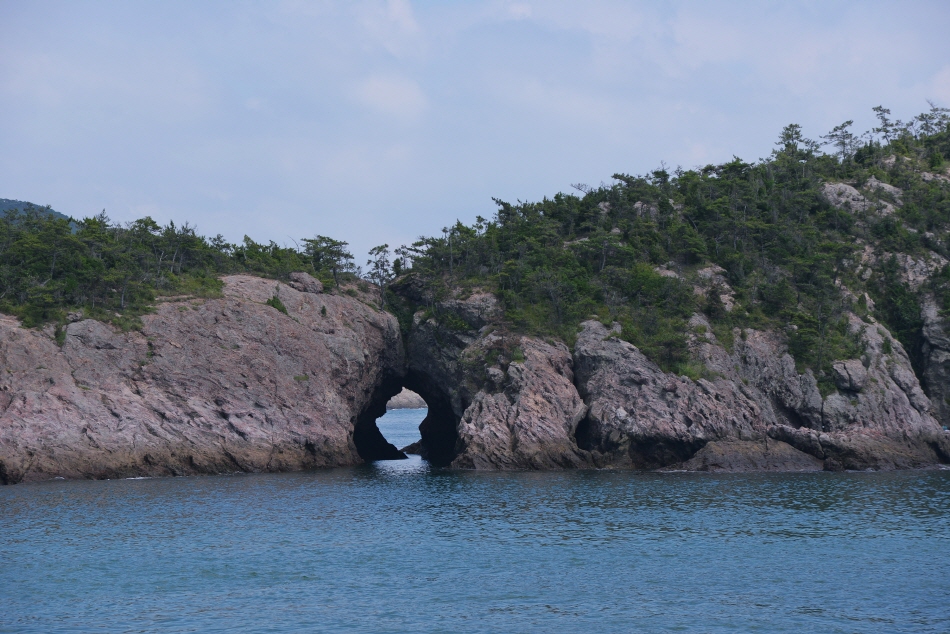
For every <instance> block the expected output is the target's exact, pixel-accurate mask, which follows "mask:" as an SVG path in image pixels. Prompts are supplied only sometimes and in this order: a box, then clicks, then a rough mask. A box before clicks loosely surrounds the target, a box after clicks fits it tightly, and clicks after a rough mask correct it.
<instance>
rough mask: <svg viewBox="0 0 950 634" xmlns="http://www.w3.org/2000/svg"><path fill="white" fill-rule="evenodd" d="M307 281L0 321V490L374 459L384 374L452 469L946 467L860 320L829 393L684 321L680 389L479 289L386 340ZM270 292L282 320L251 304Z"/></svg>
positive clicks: (925, 408) (767, 343) (606, 344)
mask: <svg viewBox="0 0 950 634" xmlns="http://www.w3.org/2000/svg"><path fill="white" fill-rule="evenodd" d="M312 282H315V280H307V279H306V278H303V277H300V276H298V277H297V278H296V279H295V281H294V282H293V286H290V285H286V284H283V283H277V282H274V281H273V280H264V279H260V278H255V277H249V276H231V277H228V278H225V290H224V297H222V298H220V299H209V300H192V301H180V302H168V303H165V304H162V305H160V306H159V307H158V309H157V310H156V312H155V314H153V315H149V316H146V317H144V318H143V328H142V330H141V332H130V333H121V332H117V331H116V330H114V329H112V328H111V327H109V326H107V325H105V324H102V323H99V322H96V321H92V320H80V321H76V322H75V323H72V324H70V325H68V326H67V327H66V332H65V335H66V336H65V342H64V343H63V345H62V346H61V347H60V346H58V345H57V343H56V341H55V339H54V337H53V335H52V332H40V331H35V330H27V329H23V328H21V327H19V325H18V323H17V322H16V321H15V320H13V319H9V318H8V319H2V320H0V331H2V336H0V477H2V480H3V482H5V483H11V482H19V481H30V480H39V479H47V478H51V477H92V478H103V477H128V476H138V475H177V474H189V473H222V472H235V471H281V470H297V469H306V468H315V467H327V466H338V465H350V464H356V463H359V462H361V461H363V460H373V459H378V458H395V457H399V456H401V455H402V454H401V452H399V451H398V450H397V449H396V448H395V447H393V446H392V445H390V444H389V443H387V442H386V441H385V439H384V438H383V437H382V435H381V434H380V433H379V431H378V429H377V428H376V425H375V420H376V418H377V417H379V416H381V415H382V414H383V413H384V412H385V407H386V402H387V401H388V400H389V398H390V397H392V396H393V395H395V394H397V393H399V391H400V390H401V389H403V388H404V387H405V388H408V389H411V390H413V391H415V392H417V393H418V394H420V395H421V396H422V397H423V398H425V400H426V402H427V404H428V407H429V411H428V416H427V418H426V420H425V421H424V422H423V424H422V426H421V432H422V441H421V442H420V443H419V444H418V445H416V446H414V447H412V448H408V450H409V451H416V452H419V453H422V454H423V455H424V456H425V457H427V458H428V459H429V460H430V461H432V462H433V463H434V464H437V465H442V466H449V467H453V468H463V469H560V468H587V467H596V468H603V467H613V468H635V469H689V470H712V471H716V470H724V471H750V470H751V471H762V470H765V471H769V470H772V471H800V470H817V469H831V470H835V469H867V468H874V469H891V468H914V467H922V466H927V465H933V464H936V463H941V462H944V463H946V462H950V435H948V434H947V433H946V432H943V431H942V430H941V429H940V426H939V425H938V424H937V422H936V420H935V419H934V416H933V411H934V405H933V403H932V402H931V400H930V399H928V398H927V396H926V395H925V394H924V393H923V391H922V390H921V387H920V384H919V383H918V381H917V378H916V376H915V375H914V373H913V372H912V370H911V367H910V362H909V360H908V357H907V355H906V354H905V352H904V350H903V348H902V347H901V346H900V344H899V343H898V342H897V341H896V340H894V339H893V338H892V337H891V336H890V334H889V333H888V332H887V331H886V329H884V328H883V327H882V326H881V325H880V324H878V323H876V322H874V321H873V320H870V319H868V321H863V320H861V319H860V318H858V317H857V316H853V315H852V316H851V318H850V319H851V327H852V331H853V332H854V333H855V334H857V335H859V336H860V337H861V339H862V341H863V349H864V353H863V355H862V356H861V357H860V358H858V359H850V360H844V361H840V362H837V363H836V364H835V365H834V372H835V377H834V378H835V382H836V385H837V390H836V391H835V392H833V393H832V394H830V395H827V396H825V397H823V396H822V394H821V393H820V392H819V390H818V385H817V382H816V381H815V379H814V377H813V376H811V374H809V373H806V374H798V372H797V371H796V369H795V364H794V362H793V360H792V358H791V357H790V356H789V355H788V354H787V352H786V350H785V346H784V343H783V338H782V337H781V336H780V335H778V334H776V333H770V332H760V331H754V330H746V331H743V332H738V331H737V332H736V333H735V343H734V345H733V346H732V349H731V350H727V349H726V348H725V347H724V346H723V345H721V344H720V342H718V341H717V340H716V339H715V336H714V335H713V334H712V331H711V329H710V328H708V324H706V323H705V322H704V318H703V317H701V316H698V315H697V316H695V317H694V318H693V321H694V323H692V324H691V325H692V326H693V332H694V333H702V334H693V335H691V344H690V345H691V352H692V354H693V356H694V358H695V359H697V360H698V361H700V362H702V363H703V364H704V365H705V367H706V368H707V370H708V377H709V378H706V379H699V380H692V379H689V378H686V377H681V376H675V375H672V374H668V373H665V372H663V371H662V370H661V369H660V368H659V367H658V366H656V365H655V364H654V363H652V362H651V361H650V360H649V359H647V358H646V357H645V356H644V355H643V354H642V353H640V351H639V350H637V349H636V348H635V347H634V346H632V345H631V344H629V343H627V342H625V341H623V340H621V339H620V338H619V337H618V336H617V335H618V328H619V327H617V326H605V325H603V324H602V323H600V322H598V321H588V322H585V323H584V324H582V330H581V332H580V333H579V335H578V338H577V341H576V344H575V346H574V350H573V353H572V352H571V351H570V350H569V349H568V348H567V347H566V346H565V345H564V344H563V343H561V342H557V341H548V340H542V339H539V338H536V337H529V336H524V335H520V334H515V333H512V332H510V331H508V330H507V329H506V328H505V327H504V324H503V321H502V316H501V311H500V308H499V306H498V304H497V301H496V299H495V298H494V296H492V295H490V294H485V293H475V294H474V295H471V296H470V297H467V298H456V299H452V300H448V301H444V302H441V303H438V304H434V305H433V309H432V310H429V311H420V312H417V313H416V315H415V316H414V318H413V323H412V325H411V327H409V329H408V335H407V338H406V339H405V340H403V338H402V335H401V334H400V330H399V326H398V324H397V321H396V319H395V318H394V317H393V316H392V315H390V314H388V313H385V312H382V311H379V310H376V309H374V308H373V307H371V306H368V305H366V304H364V303H361V302H359V301H357V300H355V299H352V298H349V297H340V296H334V295H327V294H323V293H321V292H320V291H321V289H320V288H319V287H318V286H317V285H315V284H313V283H312ZM396 290H397V292H411V289H410V290H409V291H407V289H406V287H403V288H402V289H399V288H397V289H396ZM275 295H276V296H277V297H278V298H279V299H280V300H281V303H282V304H283V305H284V306H285V307H286V310H287V314H284V313H282V312H279V311H278V310H277V309H275V308H273V307H271V306H268V305H266V304H265V302H266V301H267V300H269V299H271V298H272V297H273V296H275ZM701 326H707V327H705V328H703V327H701ZM941 332H943V331H942V330H941ZM936 336H937V335H935V337H936ZM934 340H935V341H936V339H934ZM942 349H943V348H938V347H935V348H934V350H935V352H934V354H939V350H942ZM935 367H936V366H935ZM938 380H939V377H938Z"/></svg>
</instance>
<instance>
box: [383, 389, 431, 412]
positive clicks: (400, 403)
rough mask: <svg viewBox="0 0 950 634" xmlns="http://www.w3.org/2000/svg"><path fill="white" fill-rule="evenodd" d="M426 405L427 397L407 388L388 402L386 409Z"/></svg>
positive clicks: (419, 407) (415, 407)
mask: <svg viewBox="0 0 950 634" xmlns="http://www.w3.org/2000/svg"><path fill="white" fill-rule="evenodd" d="M425 407H426V402H425V399H423V398H422V397H421V396H419V395H418V394H416V393H415V392H413V391H412V390H407V389H405V388H403V390H402V392H400V393H399V394H397V395H396V396H394V397H392V398H391V399H389V402H388V403H386V409H424V408H425Z"/></svg>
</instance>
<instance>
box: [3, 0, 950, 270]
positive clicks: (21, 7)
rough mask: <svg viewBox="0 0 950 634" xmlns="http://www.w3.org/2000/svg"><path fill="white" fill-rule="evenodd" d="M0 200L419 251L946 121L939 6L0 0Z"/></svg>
mask: <svg viewBox="0 0 950 634" xmlns="http://www.w3.org/2000/svg"><path fill="white" fill-rule="evenodd" d="M0 25H3V28H2V29H0V32H2V34H3V37H2V38H0V150H2V151H0V198H12V199H18V200H26V201H30V202H33V203H36V204H40V205H47V204H49V205H51V206H52V207H53V208H54V209H56V210H57V211H60V212H63V213H66V214H68V215H72V216H74V217H77V218H79V217H85V216H90V215H95V214H96V213H99V212H100V211H102V210H103V209H105V211H106V213H107V214H108V215H109V216H110V217H111V218H112V219H113V220H115V221H120V222H126V221H131V220H134V219H137V218H141V217H143V216H146V215H148V216H151V217H152V218H154V219H155V220H157V221H158V222H160V223H162V224H164V223H167V222H168V221H169V220H174V221H175V222H176V223H179V224H180V223H182V222H185V221H188V222H190V223H191V224H193V225H197V227H198V231H199V233H202V234H204V235H209V236H212V235H215V234H218V233H220V234H222V235H224V237H225V238H227V239H228V240H231V241H240V240H241V239H242V238H243V236H244V235H250V236H251V237H252V238H254V239H255V240H257V241H259V242H267V241H268V240H273V241H275V242H277V243H279V244H282V245H287V246H292V245H293V244H294V240H299V239H300V238H304V237H312V236H313V235H316V234H322V235H329V236H332V237H334V238H337V239H340V240H346V241H347V242H349V243H350V245H351V248H352V250H353V252H354V254H355V255H357V256H358V257H357V259H358V263H362V262H359V260H360V259H361V258H363V259H365V253H366V251H368V249H369V248H370V247H372V246H375V245H378V244H382V243H388V244H389V245H390V246H392V247H395V246H398V245H400V244H407V243H410V242H412V241H413V240H414V239H416V238H417V237H418V236H420V235H435V234H438V233H440V232H441V228H442V227H445V226H447V225H450V224H453V223H454V222H455V221H456V220H461V221H462V222H465V223H471V222H472V221H474V219H475V217H476V216H478V215H481V216H483V217H486V218H490V217H491V216H492V215H493V214H494V212H495V209H496V207H495V205H494V203H493V202H492V198H493V197H495V198H500V199H503V200H507V201H511V202H515V201H517V200H523V201H533V200H540V199H541V198H543V197H545V196H548V197H550V196H553V195H554V194H556V193H557V192H560V191H565V192H566V191H573V190H572V189H571V184H572V183H586V184H590V185H598V184H600V183H601V182H606V183H609V182H611V175H612V174H615V173H617V172H623V173H628V174H641V173H647V172H649V171H650V170H653V169H655V168H657V167H658V166H660V165H661V162H662V163H664V164H666V165H668V166H670V167H675V166H678V165H679V166H683V167H684V168H690V167H696V166H701V165H705V164H708V163H717V162H723V161H728V160H730V159H731V158H732V157H733V156H739V157H741V158H743V159H745V160H748V161H753V160H756V159H759V158H762V157H765V156H768V155H769V153H770V152H771V150H772V149H773V143H774V141H775V140H776V139H777V137H778V134H779V132H780V131H781V128H782V127H783V126H785V125H787V124H789V123H798V124H801V125H802V127H803V130H804V133H805V135H806V136H809V137H811V138H818V137H819V136H820V135H822V134H825V133H827V132H828V131H829V130H830V129H831V128H832V127H834V126H835V125H837V124H839V123H841V122H843V121H845V120H847V119H853V120H854V121H855V125H854V128H855V129H856V130H857V131H863V130H867V129H870V128H871V127H872V126H873V124H874V121H873V113H872V112H871V108H872V107H873V106H877V105H879V104H880V105H884V106H885V107H887V108H890V109H891V110H892V112H893V114H894V116H896V117H898V118H904V119H907V118H910V117H912V116H914V115H915V114H917V113H919V112H922V111H924V110H926V109H928V107H929V106H928V105H927V100H928V99H930V100H932V101H934V102H936V103H937V104H938V105H942V106H950V37H948V35H947V34H948V33H950V4H948V3H947V2H946V0H937V1H933V2H926V1H918V2H914V1H911V0H904V1H902V2H875V1H873V0H864V1H861V2H846V1H836V0H822V1H814V2H812V1H805V2H791V1H789V2H765V1H760V2H727V1H723V2H708V1H705V2H676V1H672V2H635V1H630V2H620V1H614V0H586V1H585V2H576V1H574V2H569V1H564V2H560V1H555V0H552V1H550V2H531V1H518V2H509V1H505V0H484V1H471V2H466V1H448V0H442V1H439V2H423V1H418V2H411V1H409V0H389V1H383V0H368V1H359V0H353V1H349V2H345V1H340V2H336V1H329V0H328V1H319V0H314V1H312V2H303V1H296V0H286V1H273V2H247V1H244V2H241V1H226V2H215V1H213V0H203V1H202V2H193V1H190V0H189V1H186V2H177V1H174V0H163V2H142V1H135V0H122V1H120V2H106V1H103V2H83V1H81V0H70V1H66V2H57V1H44V0H38V1H36V2H22V1H20V0H0Z"/></svg>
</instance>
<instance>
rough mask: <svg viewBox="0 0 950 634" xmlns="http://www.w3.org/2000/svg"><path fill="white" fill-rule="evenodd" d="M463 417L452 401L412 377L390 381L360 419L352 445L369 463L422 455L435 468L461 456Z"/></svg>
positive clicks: (424, 382) (357, 422)
mask: <svg viewBox="0 0 950 634" xmlns="http://www.w3.org/2000/svg"><path fill="white" fill-rule="evenodd" d="M457 424H458V419H457V418H456V417H455V416H454V414H453V412H452V408H451V406H450V404H449V401H448V398H447V397H446V396H445V395H444V394H442V393H441V392H440V391H438V390H434V389H431V387H430V385H429V384H428V382H426V381H425V380H422V379H420V378H419V377H416V376H413V375H412V373H410V375H409V376H408V377H406V378H405V380H404V381H396V380H393V381H391V382H387V383H386V384H384V385H383V386H381V388H380V389H379V390H377V392H376V394H374V397H373V401H372V403H371V404H370V406H369V407H368V408H367V409H366V411H364V412H363V414H362V415H360V416H359V417H358V418H357V420H356V425H355V426H354V429H353V443H354V444H355V445H356V450H357V451H358V452H359V455H360V457H361V458H362V459H363V460H365V461H366V462H372V461H375V460H400V459H404V458H407V457H408V456H407V454H410V455H418V456H420V457H421V458H422V459H423V460H425V461H427V462H429V464H431V465H434V466H444V465H447V464H449V463H450V462H451V461H452V459H453V458H455V455H456V441H457V440H458V432H457Z"/></svg>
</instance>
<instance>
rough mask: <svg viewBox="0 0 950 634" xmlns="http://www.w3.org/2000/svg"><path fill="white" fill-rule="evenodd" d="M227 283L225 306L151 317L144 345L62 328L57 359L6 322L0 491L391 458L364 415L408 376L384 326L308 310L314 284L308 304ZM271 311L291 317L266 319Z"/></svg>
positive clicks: (250, 280) (323, 299)
mask: <svg viewBox="0 0 950 634" xmlns="http://www.w3.org/2000/svg"><path fill="white" fill-rule="evenodd" d="M308 277H309V276H308ZM311 280H312V281H311ZM224 282H225V286H224V296H223V297H222V298H220V299H200V300H192V301H179V302H167V303H163V304H160V305H159V306H158V308H157V310H156V311H155V313H154V314H152V315H146V316H144V317H143V318H142V324H143V327H142V330H141V332H128V333H123V332H118V331H116V330H115V329H113V328H112V327H110V326H108V325H106V324H103V323H101V322H97V321H93V320H89V319H86V320H80V321H76V322H75V323H71V324H69V325H67V326H66V327H65V342H64V343H63V345H62V347H59V346H58V345H57V343H56V341H55V340H54V339H53V337H52V336H51V334H52V333H51V332H46V333H44V332H40V331H35V330H28V329H24V328H21V327H19V323H18V322H17V321H16V320H14V319H12V318H2V319H0V479H2V481H3V482H19V481H24V480H27V481H29V480H39V479H47V478H52V477H85V478H106V477H126V476H141V475H178V474H188V473H221V472H234V471H278V470H294V469H302V468H310V467H322V466H332V465H342V464H355V463H358V462H360V461H361V457H362V458H373V457H379V456H381V455H387V454H389V455H392V454H393V453H398V452H396V450H395V448H393V447H392V446H391V445H389V444H388V443H386V442H385V440H384V439H383V438H382V436H381V435H380V434H379V432H378V430H377V429H376V426H375V418H376V416H378V415H379V414H381V413H382V412H379V411H375V410H374V411H370V410H371V409H373V407H374V406H376V404H377V403H378V402H380V401H382V403H385V401H386V400H387V399H388V397H389V396H391V395H392V394H394V393H395V392H398V390H399V383H400V377H401V374H402V372H404V356H403V348H402V345H401V344H400V334H399V327H398V324H397V322H396V319H395V318H394V317H393V316H392V315H389V314H388V313H385V312H381V311H378V310H375V309H373V308H372V307H370V306H367V305H365V304H363V303H360V302H358V301H356V300H354V299H351V298H348V297H338V296H333V295H325V294H317V293H316V292H315V291H319V290H320V289H319V287H318V286H317V285H316V284H313V282H316V283H317V284H319V282H317V281H316V280H313V279H312V278H310V280H307V279H295V280H294V282H295V286H297V288H301V289H302V290H297V288H291V287H290V286H287V285H286V284H282V283H278V282H275V281H273V280H265V279H261V278H256V277H250V276H231V277H226V278H224ZM275 296H276V297H278V298H279V299H280V301H281V302H282V303H283V305H284V306H285V307H286V310H287V314H283V313H282V312H280V311H278V310H277V309H275V308H272V307H271V306H268V305H265V304H264V302H266V301H267V300H269V299H271V298H272V297H275ZM376 409H377V410H378V409H379V408H378V407H376ZM361 454H362V456H361Z"/></svg>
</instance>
